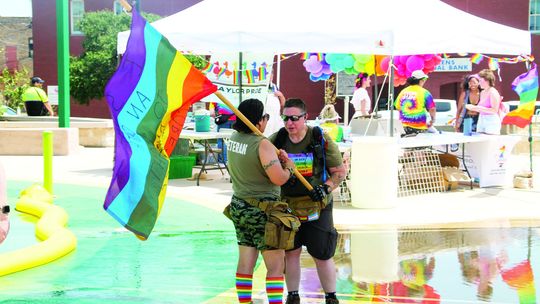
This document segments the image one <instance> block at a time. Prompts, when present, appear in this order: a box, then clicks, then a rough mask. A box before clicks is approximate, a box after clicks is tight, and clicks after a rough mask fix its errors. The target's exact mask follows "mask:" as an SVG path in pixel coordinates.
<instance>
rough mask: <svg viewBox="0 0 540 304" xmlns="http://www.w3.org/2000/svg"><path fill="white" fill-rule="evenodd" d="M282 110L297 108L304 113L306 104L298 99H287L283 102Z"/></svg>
mask: <svg viewBox="0 0 540 304" xmlns="http://www.w3.org/2000/svg"><path fill="white" fill-rule="evenodd" d="M283 108H299V109H300V110H302V112H304V113H305V112H306V103H305V102H304V101H303V100H302V99H300V98H289V99H287V101H285V105H284V106H283Z"/></svg>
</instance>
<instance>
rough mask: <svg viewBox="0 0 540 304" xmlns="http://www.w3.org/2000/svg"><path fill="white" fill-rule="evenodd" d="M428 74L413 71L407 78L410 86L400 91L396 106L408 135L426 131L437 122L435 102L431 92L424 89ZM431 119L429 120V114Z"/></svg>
mask: <svg viewBox="0 0 540 304" xmlns="http://www.w3.org/2000/svg"><path fill="white" fill-rule="evenodd" d="M427 79H428V76H427V75H426V74H425V73H424V72H423V71H422V70H416V71H414V72H412V74H411V77H409V78H408V79H407V83H408V84H409V86H408V87H406V88H405V89H403V91H401V93H399V95H398V97H397V98H396V101H395V107H396V109H397V110H398V111H399V120H401V124H402V125H403V129H404V130H405V136H406V135H415V134H418V133H423V132H426V131H427V129H428V128H430V127H431V126H432V125H433V124H434V123H435V111H436V110H435V102H434V101H433V96H431V93H430V92H429V91H428V90H426V89H424V83H426V80H427ZM428 114H429V115H430V117H431V120H430V121H429V122H427V115H428Z"/></svg>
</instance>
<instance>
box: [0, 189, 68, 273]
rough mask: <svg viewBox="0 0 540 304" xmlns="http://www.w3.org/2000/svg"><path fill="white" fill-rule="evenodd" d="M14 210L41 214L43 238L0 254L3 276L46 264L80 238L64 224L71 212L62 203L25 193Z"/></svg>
mask: <svg viewBox="0 0 540 304" xmlns="http://www.w3.org/2000/svg"><path fill="white" fill-rule="evenodd" d="M15 210H17V211H19V212H23V213H28V214H31V215H34V216H36V217H38V218H40V219H39V220H38V222H37V223H36V237H37V238H38V239H40V240H42V242H40V243H38V244H34V245H31V246H29V247H25V248H21V249H17V250H14V251H10V252H6V253H2V254H0V276H5V275H8V274H11V273H14V272H18V271H22V270H26V269H30V268H33V267H37V266H41V265H45V264H47V263H50V262H52V261H55V260H57V259H59V258H61V257H63V256H65V255H66V254H68V253H70V252H71V251H73V250H75V248H76V247H77V238H76V237H75V235H74V234H73V233H72V232H71V231H69V230H68V229H66V228H65V225H66V223H67V220H68V215H67V213H66V212H65V211H64V209H62V208H61V207H59V206H56V205H52V204H50V203H48V202H46V201H43V200H38V199H35V198H33V197H30V196H28V195H23V196H21V198H19V200H18V201H17V203H16V205H15Z"/></svg>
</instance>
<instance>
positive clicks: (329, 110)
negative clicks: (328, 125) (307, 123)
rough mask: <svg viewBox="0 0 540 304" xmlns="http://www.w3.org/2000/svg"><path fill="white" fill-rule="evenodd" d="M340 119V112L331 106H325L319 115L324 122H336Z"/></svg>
mask: <svg viewBox="0 0 540 304" xmlns="http://www.w3.org/2000/svg"><path fill="white" fill-rule="evenodd" d="M340 118H341V117H340V116H339V114H338V112H337V111H336V109H335V108H334V106H333V105H331V104H328V105H326V106H324V108H323V109H322V110H321V114H320V115H319V119H320V120H322V121H323V122H327V121H334V120H336V119H340Z"/></svg>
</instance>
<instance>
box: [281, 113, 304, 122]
mask: <svg viewBox="0 0 540 304" xmlns="http://www.w3.org/2000/svg"><path fill="white" fill-rule="evenodd" d="M304 115H306V113H302V114H300V115H290V116H288V115H281V119H283V121H284V122H287V120H291V121H299V120H300V118H302V117H304Z"/></svg>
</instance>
